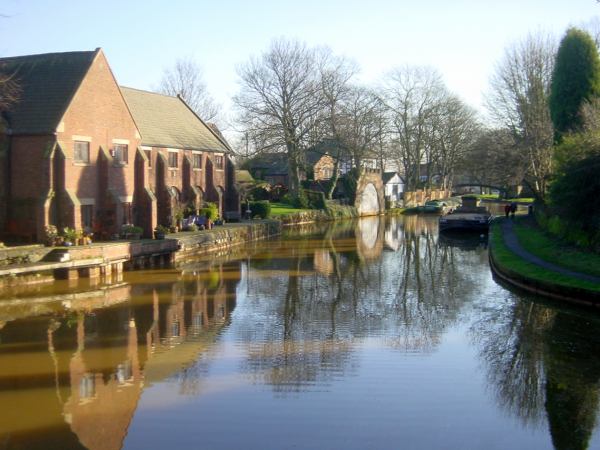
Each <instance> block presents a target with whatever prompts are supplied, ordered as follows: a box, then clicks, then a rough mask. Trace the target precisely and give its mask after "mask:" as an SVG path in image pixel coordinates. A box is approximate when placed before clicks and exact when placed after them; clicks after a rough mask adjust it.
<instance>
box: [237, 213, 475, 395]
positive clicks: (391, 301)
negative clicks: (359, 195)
mask: <svg viewBox="0 0 600 450" xmlns="http://www.w3.org/2000/svg"><path fill="white" fill-rule="evenodd" d="M403 219H404V220H401V219H397V218H392V219H391V220H389V221H387V222H386V221H384V220H383V219H381V218H378V217H373V218H369V219H368V220H361V221H360V222H358V223H352V226H351V227H349V226H348V223H346V224H344V226H343V227H335V226H334V227H331V228H329V229H328V231H327V233H326V234H325V239H323V240H314V239H311V238H310V237H305V238H301V237H297V239H296V241H295V242H294V249H293V251H287V250H288V249H287V248H286V245H288V243H286V242H280V243H279V245H280V247H277V245H274V246H271V247H270V248H269V250H268V251H267V252H265V253H263V254H260V255H256V257H255V258H254V259H253V261H252V263H251V265H250V268H249V273H248V281H247V282H248V284H249V292H250V293H251V295H250V296H249V300H250V302H251V306H250V308H249V310H250V311H252V314H253V315H254V314H256V311H258V315H260V316H265V317H269V318H271V321H270V326H269V327H257V326H255V324H253V323H251V322H248V323H247V324H246V325H245V326H241V325H238V328H240V329H241V333H242V335H241V336H240V337H239V339H240V340H242V341H243V342H245V343H248V347H249V354H248V358H247V361H246V365H245V367H244V370H246V371H248V372H250V373H251V374H253V377H254V378H255V379H256V380H257V381H258V382H261V383H266V384H268V385H271V386H272V387H273V389H274V390H275V391H277V392H280V393H281V392H298V391H302V390H311V389H322V388H323V385H327V384H328V383H329V381H330V380H331V379H333V378H335V377H339V376H343V375H346V374H348V373H352V372H354V371H355V369H356V366H355V365H356V364H357V361H356V360H355V359H354V357H353V353H354V352H355V350H356V346H357V345H359V343H360V342H361V340H362V339H364V338H367V337H373V336H375V337H377V338H380V339H383V340H385V342H386V346H388V347H392V348H395V349H397V350H400V351H403V352H432V351H434V350H435V348H436V346H437V345H438V344H439V340H440V336H441V335H442V334H443V333H444V330H445V329H446V328H447V327H448V326H449V325H451V324H452V323H453V322H454V321H455V320H456V316H457V313H458V311H459V310H460V308H461V305H462V304H463V303H464V302H465V301H468V299H469V298H470V295H471V294H472V293H473V292H474V291H476V281H477V279H476V277H473V276H472V275H473V274H472V273H469V271H468V268H469V266H472V265H474V264H480V263H482V262H484V261H485V257H486V256H485V255H486V253H485V249H483V248H480V255H478V256H479V258H475V259H473V258H469V259H467V258H465V257H464V256H463V253H462V252H463V250H462V248H460V246H459V247H458V248H456V247H452V246H448V245H439V243H438V236H437V226H436V223H435V222H433V221H423V220H420V218H418V217H416V216H411V217H406V218H403ZM384 248H385V249H388V250H393V249H398V251H396V252H384V251H383V250H384ZM281 269H285V270H284V271H282V270H281ZM465 269H467V270H465ZM238 320H239V321H240V322H242V321H243V320H244V318H241V317H238ZM315 386H316V387H315Z"/></svg>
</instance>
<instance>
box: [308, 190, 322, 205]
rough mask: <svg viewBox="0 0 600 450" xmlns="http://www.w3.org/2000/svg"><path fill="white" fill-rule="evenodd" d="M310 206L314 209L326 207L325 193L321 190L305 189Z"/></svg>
mask: <svg viewBox="0 0 600 450" xmlns="http://www.w3.org/2000/svg"><path fill="white" fill-rule="evenodd" d="M304 193H305V195H306V197H307V200H308V206H309V207H310V208H312V209H325V194H323V193H322V192H319V191H304Z"/></svg>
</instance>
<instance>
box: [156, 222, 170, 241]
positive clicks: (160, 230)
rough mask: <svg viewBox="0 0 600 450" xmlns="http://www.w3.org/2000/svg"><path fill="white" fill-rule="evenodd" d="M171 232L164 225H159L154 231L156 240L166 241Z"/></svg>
mask: <svg viewBox="0 0 600 450" xmlns="http://www.w3.org/2000/svg"><path fill="white" fill-rule="evenodd" d="M168 232H169V229H168V228H167V227H165V226H164V225H158V226H157V227H156V228H155V229H154V239H164V238H165V235H166V234H167V233H168Z"/></svg>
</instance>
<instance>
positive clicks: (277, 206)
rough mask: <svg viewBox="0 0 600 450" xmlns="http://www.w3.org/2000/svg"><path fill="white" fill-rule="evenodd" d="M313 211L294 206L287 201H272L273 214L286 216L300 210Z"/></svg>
mask: <svg viewBox="0 0 600 450" xmlns="http://www.w3.org/2000/svg"><path fill="white" fill-rule="evenodd" d="M307 211H312V210H310V209H301V208H294V207H293V206H291V205H288V204H286V203H271V216H272V217H278V216H285V215H287V214H295V213H300V212H307Z"/></svg>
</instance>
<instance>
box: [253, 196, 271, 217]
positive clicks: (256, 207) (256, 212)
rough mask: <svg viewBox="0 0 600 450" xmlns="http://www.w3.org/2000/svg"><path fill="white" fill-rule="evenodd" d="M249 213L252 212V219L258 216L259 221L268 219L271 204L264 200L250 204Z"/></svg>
mask: <svg viewBox="0 0 600 450" xmlns="http://www.w3.org/2000/svg"><path fill="white" fill-rule="evenodd" d="M250 211H252V215H253V216H254V217H256V216H258V217H260V218H261V219H268V218H269V217H271V204H270V203H269V202H268V201H266V200H261V201H258V202H250Z"/></svg>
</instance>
